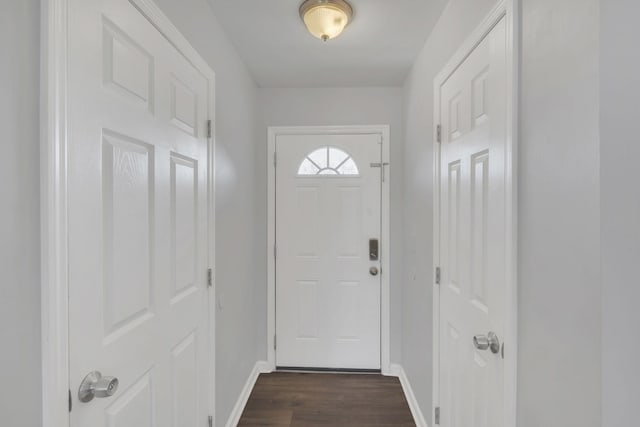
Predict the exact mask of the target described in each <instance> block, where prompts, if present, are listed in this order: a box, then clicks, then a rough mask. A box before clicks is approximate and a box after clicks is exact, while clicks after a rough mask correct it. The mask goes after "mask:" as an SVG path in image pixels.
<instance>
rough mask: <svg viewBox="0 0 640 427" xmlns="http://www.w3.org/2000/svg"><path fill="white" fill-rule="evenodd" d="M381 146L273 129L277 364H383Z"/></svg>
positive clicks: (369, 140)
mask: <svg viewBox="0 0 640 427" xmlns="http://www.w3.org/2000/svg"><path fill="white" fill-rule="evenodd" d="M381 148H382V144H381V137H380V135H306V136H305V135H278V137H277V140H276V152H277V159H278V162H277V167H276V248H277V259H276V344H277V345H276V364H277V366H278V367H302V368H334V369H380V283H381V282H380V274H379V269H380V260H379V257H378V259H372V258H376V256H375V252H376V249H375V244H376V242H377V243H378V244H382V243H383V242H379V239H380V197H381V173H382V172H381V170H382V169H381V167H380V158H381ZM372 164H373V165H372ZM370 249H372V250H371V252H374V255H370ZM377 253H378V254H379V253H380V251H379V249H378V250H377ZM371 268H374V270H373V271H370V269H371Z"/></svg>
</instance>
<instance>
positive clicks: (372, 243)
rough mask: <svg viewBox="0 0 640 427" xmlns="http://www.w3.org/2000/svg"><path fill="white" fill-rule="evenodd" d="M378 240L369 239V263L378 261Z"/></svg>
mask: <svg viewBox="0 0 640 427" xmlns="http://www.w3.org/2000/svg"><path fill="white" fill-rule="evenodd" d="M379 246H380V245H379V244H378V239H369V261H378V260H379V259H380V249H379Z"/></svg>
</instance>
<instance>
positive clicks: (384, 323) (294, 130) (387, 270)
mask: <svg viewBox="0 0 640 427" xmlns="http://www.w3.org/2000/svg"><path fill="white" fill-rule="evenodd" d="M279 135H380V136H381V137H382V160H381V162H382V163H388V165H387V170H386V171H385V180H384V182H383V183H382V193H381V211H380V215H381V224H382V226H381V230H380V233H381V235H380V242H381V244H380V261H381V274H380V370H381V372H382V374H383V375H392V374H393V373H392V371H391V360H390V359H391V305H390V303H391V301H390V299H391V288H390V278H391V260H390V257H391V254H390V251H389V248H390V242H391V240H390V234H391V233H390V231H391V228H390V227H391V222H390V211H391V203H390V194H391V173H390V171H391V167H392V165H391V164H390V163H391V162H390V160H389V159H390V152H391V140H390V127H389V125H371V126H276V127H269V128H268V131H267V144H268V147H267V175H268V178H267V368H268V370H270V371H274V370H275V369H276V349H275V333H276V260H275V256H274V255H275V252H274V248H275V244H276V227H275V224H276V197H275V190H276V166H275V162H274V158H275V152H276V140H277V138H278V136H279Z"/></svg>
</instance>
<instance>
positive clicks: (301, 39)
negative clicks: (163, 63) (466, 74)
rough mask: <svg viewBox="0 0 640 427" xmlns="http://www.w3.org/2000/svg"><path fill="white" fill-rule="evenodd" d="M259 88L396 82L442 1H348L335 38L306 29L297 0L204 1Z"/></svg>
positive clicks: (431, 24) (406, 68) (379, 84)
mask: <svg viewBox="0 0 640 427" xmlns="http://www.w3.org/2000/svg"><path fill="white" fill-rule="evenodd" d="M209 2H210V3H211V5H212V6H213V8H214V11H215V13H216V16H217V17H218V20H219V21H220V23H221V24H222V26H223V27H224V29H225V30H226V33H227V35H228V36H229V38H230V40H231V42H232V43H233V44H234V45H235V47H236V49H237V50H238V52H239V54H240V56H241V57H242V59H243V60H244V61H245V63H246V64H247V66H248V67H249V70H250V71H251V73H252V74H253V76H254V78H255V79H256V82H257V83H258V85H259V86H260V87H329V86H400V85H402V84H403V82H404V79H405V77H406V75H407V72H408V71H409V69H410V67H411V65H412V64H413V61H414V60H415V58H416V56H417V55H418V53H419V52H420V49H421V48H422V46H423V45H424V42H425V40H426V39H427V37H428V35H429V33H430V32H431V30H432V28H433V26H434V25H435V23H436V21H437V19H438V17H439V16H440V13H441V12H442V9H443V8H444V5H445V4H446V2H447V0H350V3H351V5H352V6H353V9H354V20H353V22H352V23H351V24H350V25H349V26H348V27H347V29H346V30H345V32H344V33H343V34H342V35H341V36H340V37H338V38H336V39H334V40H330V41H328V42H326V43H325V42H322V41H321V40H318V39H316V38H314V37H313V36H311V35H310V34H309V33H308V32H307V30H306V28H305V27H304V24H303V23H302V21H301V20H300V17H299V15H298V7H299V6H300V3H301V2H302V0H209Z"/></svg>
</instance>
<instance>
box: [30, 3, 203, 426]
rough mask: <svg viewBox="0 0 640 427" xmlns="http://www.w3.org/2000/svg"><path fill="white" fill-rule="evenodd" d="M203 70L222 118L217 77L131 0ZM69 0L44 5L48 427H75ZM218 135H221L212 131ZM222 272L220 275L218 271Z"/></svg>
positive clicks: (163, 22)
mask: <svg viewBox="0 0 640 427" xmlns="http://www.w3.org/2000/svg"><path fill="white" fill-rule="evenodd" d="M129 1H130V2H131V4H133V5H134V6H135V7H136V8H137V9H138V10H140V12H141V13H142V14H143V15H144V16H146V17H147V19H148V20H149V21H150V22H151V23H152V24H153V25H154V26H155V27H156V28H157V29H158V30H159V31H160V32H161V33H162V34H163V35H164V36H165V37H166V38H167V39H168V40H169V41H170V42H171V43H172V44H173V46H174V47H175V48H176V49H177V50H178V51H179V52H180V53H181V54H182V55H183V56H184V57H185V58H186V59H187V60H188V61H189V62H191V64H192V65H193V66H194V67H195V68H196V69H197V70H198V71H200V72H201V73H202V74H203V75H204V77H205V78H206V79H207V81H208V83H209V94H208V104H209V111H210V118H211V119H212V120H213V118H214V117H215V73H214V72H213V70H212V69H211V68H210V67H209V65H208V64H207V63H206V62H205V61H204V59H202V57H201V56H200V55H199V54H198V53H197V52H196V50H195V49H194V48H193V47H191V45H190V44H189V42H188V41H187V39H186V38H185V37H184V36H183V35H182V34H181V33H180V32H179V31H178V29H177V28H176V27H175V26H174V25H173V24H172V23H171V21H170V20H169V19H168V18H167V17H166V16H165V15H164V14H163V13H162V11H161V10H160V8H158V6H157V5H156V4H155V3H154V2H153V1H152V0H129ZM68 9H69V3H68V0H45V1H43V2H42V6H41V22H40V26H41V42H42V43H41V64H42V65H41V69H40V74H41V89H40V101H41V102H40V104H41V111H40V113H41V119H40V130H41V132H40V134H41V137H40V171H41V172H40V173H41V177H40V191H41V196H40V203H41V206H40V213H41V216H40V218H41V222H40V224H41V322H42V422H43V423H42V425H43V427H61V426H69V422H70V418H69V393H73V392H74V391H73V390H70V389H69V335H68V326H69V316H68V309H69V307H68V295H69V282H68V271H67V265H68V242H67V231H68V230H67V148H68V134H67V127H68V117H67V106H68V102H69V95H68V92H67V89H68V87H67V72H68V69H67V63H68V51H67V41H68V21H67V17H68V11H69V10H68ZM212 135H215V132H212ZM214 156H215V138H214V137H211V138H209V147H208V165H207V169H208V172H207V175H208V176H207V182H208V188H207V192H208V198H209V201H208V210H209V212H208V220H209V227H208V230H209V231H208V235H209V244H208V246H209V253H208V262H209V265H210V266H211V268H214V263H215V253H214V249H215V245H214V237H215V218H214V215H215V209H214V203H215V197H214V189H215V183H214ZM214 271H215V270H214ZM214 307H215V292H209V329H210V336H209V340H210V359H211V360H210V366H209V387H210V399H209V410H210V413H211V414H213V413H214V410H215V381H214V378H215V372H214V369H215V316H214V314H215V311H214Z"/></svg>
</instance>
